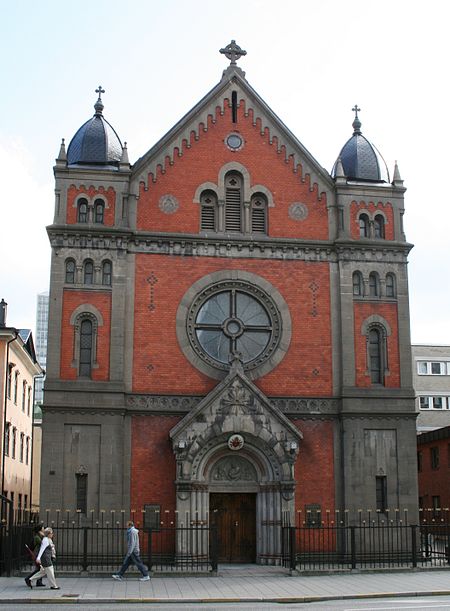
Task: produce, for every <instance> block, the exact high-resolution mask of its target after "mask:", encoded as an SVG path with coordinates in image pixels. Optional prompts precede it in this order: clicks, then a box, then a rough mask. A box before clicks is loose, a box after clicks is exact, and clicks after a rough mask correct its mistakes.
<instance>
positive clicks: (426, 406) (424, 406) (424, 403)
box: [419, 397, 430, 409]
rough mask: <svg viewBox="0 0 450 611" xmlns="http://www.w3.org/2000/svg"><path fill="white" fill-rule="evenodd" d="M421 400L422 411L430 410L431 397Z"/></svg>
mask: <svg viewBox="0 0 450 611" xmlns="http://www.w3.org/2000/svg"><path fill="white" fill-rule="evenodd" d="M419 399H420V409H429V407H430V397H419Z"/></svg>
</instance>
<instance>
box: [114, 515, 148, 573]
mask: <svg viewBox="0 0 450 611" xmlns="http://www.w3.org/2000/svg"><path fill="white" fill-rule="evenodd" d="M127 528H128V530H127V544H128V549H127V555H126V556H125V558H124V560H123V564H122V566H121V567H120V571H119V572H118V573H115V574H114V575H113V576H112V577H113V579H117V580H118V581H122V579H123V576H124V573H125V571H126V570H127V568H128V567H129V566H130V564H131V563H133V564H135V565H136V566H137V568H138V569H139V570H140V572H141V573H142V577H141V578H140V579H139V581H149V580H150V577H149V574H148V571H147V567H146V566H145V564H144V563H143V562H142V560H141V557H140V553H141V552H140V549H139V531H138V529H137V528H135V527H134V523H133V522H131V520H130V521H129V522H127Z"/></svg>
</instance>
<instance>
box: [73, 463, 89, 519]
mask: <svg viewBox="0 0 450 611" xmlns="http://www.w3.org/2000/svg"><path fill="white" fill-rule="evenodd" d="M75 477H76V501H77V511H79V512H80V513H84V514H86V513H87V485H88V476H87V473H76V474H75Z"/></svg>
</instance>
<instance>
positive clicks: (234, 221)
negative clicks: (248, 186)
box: [225, 172, 242, 232]
mask: <svg viewBox="0 0 450 611" xmlns="http://www.w3.org/2000/svg"><path fill="white" fill-rule="evenodd" d="M225 231H230V232H241V231H242V176H240V174H238V173H237V172H230V173H229V174H227V175H226V177H225Z"/></svg>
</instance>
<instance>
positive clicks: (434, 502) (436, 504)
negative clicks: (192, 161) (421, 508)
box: [431, 496, 441, 518]
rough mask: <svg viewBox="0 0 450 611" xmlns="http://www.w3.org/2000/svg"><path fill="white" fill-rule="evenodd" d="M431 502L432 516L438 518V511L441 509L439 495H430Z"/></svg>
mask: <svg viewBox="0 0 450 611" xmlns="http://www.w3.org/2000/svg"><path fill="white" fill-rule="evenodd" d="M431 502H432V505H433V517H434V518H438V517H439V513H440V511H441V497H440V496H432V497H431Z"/></svg>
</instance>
